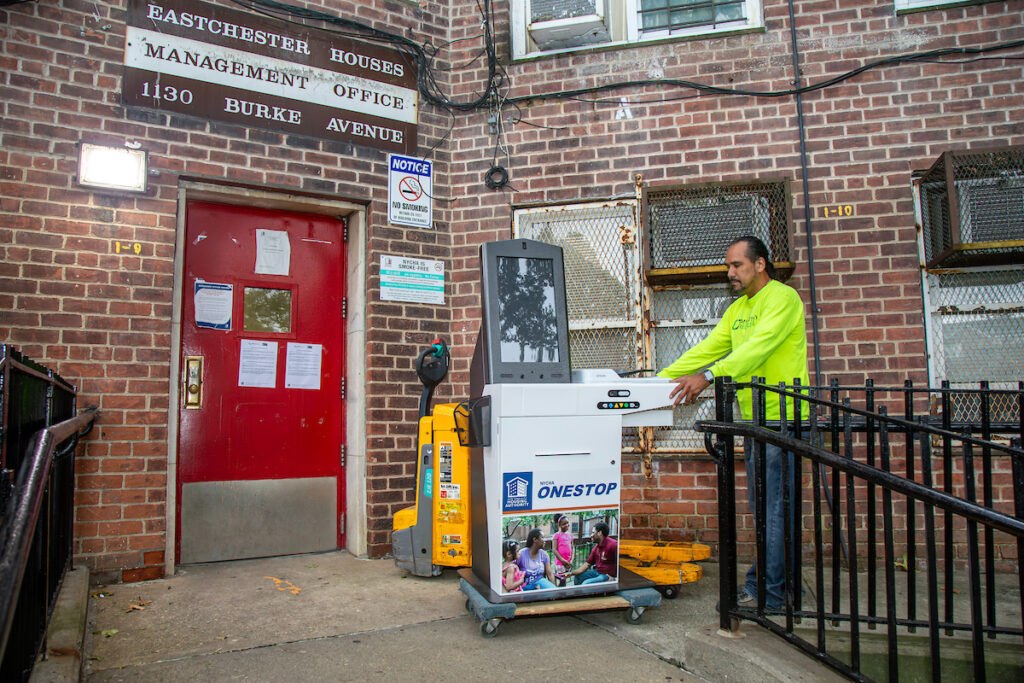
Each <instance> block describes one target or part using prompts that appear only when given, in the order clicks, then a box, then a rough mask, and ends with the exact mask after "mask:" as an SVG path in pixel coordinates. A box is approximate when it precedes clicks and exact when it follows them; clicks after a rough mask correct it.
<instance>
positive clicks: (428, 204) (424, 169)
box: [388, 154, 434, 228]
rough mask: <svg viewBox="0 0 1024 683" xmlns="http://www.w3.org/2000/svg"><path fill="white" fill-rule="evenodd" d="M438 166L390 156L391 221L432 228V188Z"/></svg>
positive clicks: (389, 219)
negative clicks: (435, 168) (434, 172)
mask: <svg viewBox="0 0 1024 683" xmlns="http://www.w3.org/2000/svg"><path fill="white" fill-rule="evenodd" d="M433 170H434V165H433V164H432V163H431V162H429V161H424V160H422V159H414V158H413V157H403V156H399V155H398V154H389V155H388V222H389V223H394V224H396V225H411V226H413V227H417V228H431V227H433V224H434V202H433V198H432V197H431V185H432V182H431V181H432V178H433Z"/></svg>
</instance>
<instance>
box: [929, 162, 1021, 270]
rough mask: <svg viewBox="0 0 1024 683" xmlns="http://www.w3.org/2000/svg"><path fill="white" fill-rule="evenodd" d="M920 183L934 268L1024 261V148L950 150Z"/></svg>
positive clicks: (930, 260) (930, 254)
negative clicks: (970, 150)
mask: <svg viewBox="0 0 1024 683" xmlns="http://www.w3.org/2000/svg"><path fill="white" fill-rule="evenodd" d="M920 188H921V219H922V226H921V227H922V232H923V237H924V246H925V263H926V265H927V266H928V267H929V268H959V267H964V266H985V265H1000V264H1006V263H1022V262H1024V147H1005V148H1002V149H999V150H990V151H984V152H956V153H954V152H944V153H943V154H942V155H940V156H939V158H938V160H937V161H936V162H935V164H933V165H932V167H931V168H930V169H929V170H928V171H927V172H926V173H925V174H924V175H923V177H922V179H921V184H920Z"/></svg>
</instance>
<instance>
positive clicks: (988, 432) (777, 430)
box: [695, 378, 1024, 681]
mask: <svg viewBox="0 0 1024 683" xmlns="http://www.w3.org/2000/svg"><path fill="white" fill-rule="evenodd" d="M747 389H749V390H751V391H752V393H753V396H752V399H753V414H754V419H753V420H752V421H742V420H737V419H734V415H733V402H734V400H735V398H736V392H737V391H740V390H747ZM772 393H774V394H777V395H779V396H780V397H786V399H785V400H781V401H780V404H781V410H780V413H781V414H780V416H779V418H780V419H778V420H773V421H769V420H767V419H766V418H765V412H766V411H765V405H766V396H767V395H769V394H772ZM715 398H716V419H715V421H706V422H699V423H697V425H695V426H696V428H697V430H698V431H701V432H704V433H705V443H706V446H707V448H708V452H709V453H710V454H711V455H712V457H713V458H714V459H715V460H716V463H717V466H718V485H719V488H718V495H719V524H720V542H721V548H720V556H721V579H720V586H719V590H720V600H721V601H720V605H721V609H720V616H721V627H722V629H724V630H734V629H736V628H738V627H739V623H740V622H739V620H741V619H746V620H750V621H754V622H756V623H758V624H760V625H761V626H764V627H765V628H768V629H769V630H771V631H772V632H774V633H776V634H778V635H780V636H782V637H783V638H784V639H785V640H787V641H788V642H790V643H792V644H794V645H796V646H797V647H798V648H800V649H801V650H803V651H804V652H806V653H807V654H809V655H811V656H812V657H815V658H816V659H818V660H820V661H822V662H824V663H825V664H827V665H828V666H830V667H832V668H834V669H835V670H837V671H839V672H840V673H842V674H844V675H846V676H848V677H849V678H851V679H854V680H874V679H879V680H889V681H898V680H900V677H901V671H903V672H904V674H905V675H906V676H910V675H911V672H910V669H911V668H912V667H916V668H917V669H918V671H916V672H914V675H920V674H922V673H924V677H926V678H930V679H931V680H933V681H939V680H941V678H942V675H943V673H942V672H943V671H945V676H946V678H947V680H952V678H950V676H951V675H953V676H955V674H952V672H953V671H956V670H957V667H958V666H959V667H961V668H960V671H961V672H962V675H964V676H966V677H970V676H972V675H973V679H974V680H975V681H984V680H986V677H987V676H988V677H992V678H996V679H998V678H1001V677H1002V676H1003V675H1006V674H1007V673H1008V672H1015V673H1009V678H1007V680H1012V679H1014V677H1015V676H1019V674H1020V671H1021V670H1024V669H1022V668H1021V667H1022V666H1024V649H1021V644H1022V638H1024V623H1022V620H1024V616H1022V615H1024V574H1022V573H1021V572H1020V568H1019V566H1018V558H1020V557H1022V556H1024V450H1022V449H1021V441H1022V437H1024V383H1021V384H1018V385H1017V388H1016V389H1012V390H1011V389H992V388H990V386H989V385H988V384H987V383H982V384H981V385H980V386H979V388H977V389H952V388H950V387H949V386H948V385H946V384H944V385H943V386H942V387H941V388H937V389H936V388H923V389H922V388H916V387H914V386H913V385H912V384H910V383H909V382H908V383H907V384H906V385H905V386H903V387H900V388H893V389H888V388H886V389H883V388H876V387H874V386H873V385H872V384H871V383H870V382H869V383H868V384H867V385H866V386H863V387H852V388H851V387H841V386H839V385H838V384H836V383H833V384H832V386H830V387H824V388H809V387H800V386H799V385H793V386H782V385H780V386H775V387H772V386H766V385H764V384H762V383H759V382H758V381H757V379H756V378H755V381H754V382H752V383H746V384H739V383H734V382H732V381H731V380H730V379H729V378H720V379H718V380H716V384H715ZM954 404H956V405H957V406H959V407H958V408H957V410H955V411H954V410H953V406H954ZM964 404H969V405H970V406H972V407H971V409H970V410H968V411H964V410H963V408H962V406H963V405H964ZM993 406H998V410H996V411H994V410H993ZM890 411H893V412H895V413H896V414H890ZM993 418H997V419H993ZM737 437H742V438H744V439H746V440H747V441H746V443H748V444H750V445H749V447H748V448H749V455H747V456H745V457H749V458H752V464H751V471H752V472H753V485H754V508H755V510H757V511H759V512H760V513H761V514H757V515H754V520H753V529H754V531H753V538H752V539H751V538H750V536H751V534H750V533H749V531H745V530H744V529H743V528H742V526H741V524H740V523H739V521H740V520H744V519H749V518H745V517H744V515H746V514H747V509H746V508H747V505H742V506H739V508H741V509H738V506H737V504H736V484H737V481H736V472H735V469H736V467H735V453H736V447H735V438H737ZM769 446H773V447H778V448H779V449H781V450H782V451H783V452H786V451H788V452H790V453H792V454H793V456H794V458H793V460H792V461H790V460H788V459H787V458H784V457H783V458H780V462H781V463H782V465H781V467H782V468H783V477H782V480H783V481H790V482H792V483H791V485H790V486H788V487H783V489H782V492H783V494H782V495H783V498H784V502H783V505H782V508H781V509H782V511H783V520H782V525H783V530H784V537H785V540H784V567H785V584H784V600H783V604H782V605H781V606H778V607H777V608H774V609H773V607H775V606H769V605H768V604H767V596H766V590H765V588H766V586H765V573H766V557H765V556H766V552H765V551H764V549H765V542H766V533H767V531H766V529H767V527H766V519H765V518H766V515H765V510H766V496H765V482H766V474H765V472H766V469H765V459H766V452H767V450H768V447H769ZM789 462H793V463H794V464H793V465H789V464H788V463H789ZM791 466H792V467H793V468H794V469H793V471H789V470H788V468H789V467H791ZM747 528H749V526H748V527H747ZM740 547H746V548H748V549H749V550H750V552H748V553H745V554H746V555H748V556H749V555H750V554H753V556H754V558H755V566H756V567H757V578H756V581H757V589H756V605H749V606H741V605H739V604H738V592H739V589H740V588H742V587H743V584H742V583H740V582H739V581H738V571H737V561H738V559H739V555H740V553H739V551H738V549H739V548H740ZM805 564H806V565H807V568H806V570H805V569H804V565H805ZM1018 603H1019V604H1018ZM1017 610H1019V611H1017ZM876 629H884V636H883V635H882V634H881V633H873V631H875V630H876ZM919 629H920V630H922V631H923V632H924V634H926V635H919V634H918V630H919ZM1007 647H1008V648H1009V654H1008V656H1006V657H1002V658H1000V657H999V656H995V650H996V649H997V648H1007ZM1000 654H1001V655H1002V654H1006V653H1005V651H1004V650H1000ZM1001 666H1005V668H1002V669H1001V668H1000V667H1001ZM1018 680H1019V679H1018Z"/></svg>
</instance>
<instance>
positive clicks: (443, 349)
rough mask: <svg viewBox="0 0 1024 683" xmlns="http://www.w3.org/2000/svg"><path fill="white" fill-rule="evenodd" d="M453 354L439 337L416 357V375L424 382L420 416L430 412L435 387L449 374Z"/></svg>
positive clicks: (422, 416)
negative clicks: (451, 354)
mask: <svg viewBox="0 0 1024 683" xmlns="http://www.w3.org/2000/svg"><path fill="white" fill-rule="evenodd" d="M450 362H451V356H449V354H448V345H447V344H445V342H444V340H443V339H441V338H440V337H438V338H437V339H435V340H434V342H433V343H432V344H431V345H430V346H428V347H427V348H425V349H423V350H422V351H420V355H419V356H417V358H416V376H417V377H419V378H420V382H422V383H423V393H422V394H420V418H421V419H422V418H424V417H426V416H427V415H429V414H430V399H431V398H433V396H434V387H436V386H437V385H438V384H440V383H441V380H443V379H444V378H445V375H447V374H448V365H449V363H450Z"/></svg>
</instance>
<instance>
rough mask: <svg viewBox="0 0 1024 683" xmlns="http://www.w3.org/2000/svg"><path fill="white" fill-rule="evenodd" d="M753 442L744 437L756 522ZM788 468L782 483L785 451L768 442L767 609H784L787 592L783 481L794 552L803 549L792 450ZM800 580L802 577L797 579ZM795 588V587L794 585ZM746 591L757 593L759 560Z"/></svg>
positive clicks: (749, 575) (749, 496)
mask: <svg viewBox="0 0 1024 683" xmlns="http://www.w3.org/2000/svg"><path fill="white" fill-rule="evenodd" d="M754 448H755V446H754V443H753V442H752V441H751V440H750V439H744V440H743V451H744V456H745V458H746V461H747V502H748V503H749V504H750V514H752V515H754V518H755V524H756V519H757V512H756V508H755V505H754V503H755V501H754V470H755V457H754ZM785 456H786V461H787V463H786V467H787V469H788V473H789V474H788V477H786V478H787V479H788V480H789V481H788V482H783V472H782V463H783V451H782V449H781V448H779V447H778V446H773V445H772V444H765V461H764V470H765V490H764V498H765V522H766V523H765V550H764V559H765V576H764V587H765V593H766V595H765V607H767V608H768V609H781V608H782V606H783V605H784V604H785V591H786V554H785V553H786V551H785V547H786V546H785V543H786V537H785V533H784V518H783V495H784V488H783V486H784V484H785V485H788V487H789V500H790V521H791V524H792V526H791V529H792V536H791V538H792V543H793V548H794V552H798V551H799V548H800V538H799V535H798V533H799V529H800V523H799V519H798V518H797V509H796V500H795V491H796V486H797V485H798V484H797V482H798V481H799V480H798V479H797V474H796V458H795V457H794V456H793V454H792V453H790V452H788V451H787V452H786V453H785ZM797 580H799V579H798V578H797ZM795 590H796V588H795ZM746 591H747V593H748V594H749V595H753V596H756V595H757V562H756V561H755V562H754V564H753V565H751V567H750V569H748V570H747V584H746Z"/></svg>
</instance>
